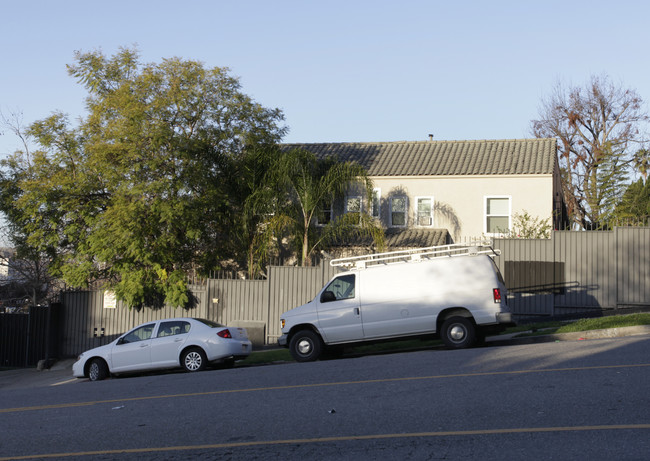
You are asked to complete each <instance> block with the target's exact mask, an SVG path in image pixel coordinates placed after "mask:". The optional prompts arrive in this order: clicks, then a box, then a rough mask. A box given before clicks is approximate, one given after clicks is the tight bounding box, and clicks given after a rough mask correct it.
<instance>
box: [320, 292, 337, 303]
mask: <svg viewBox="0 0 650 461" xmlns="http://www.w3.org/2000/svg"><path fill="white" fill-rule="evenodd" d="M330 301H336V295H334V292H332V291H323V294H322V295H320V302H321V303H329V302H330Z"/></svg>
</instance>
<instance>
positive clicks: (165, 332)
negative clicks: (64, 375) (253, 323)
mask: <svg viewBox="0 0 650 461" xmlns="http://www.w3.org/2000/svg"><path fill="white" fill-rule="evenodd" d="M251 349H252V346H251V342H250V341H249V340H248V333H247V332H246V330H245V329H244V328H227V327H225V326H224V325H220V324H218V323H215V322H212V321H211V320H204V319H195V318H175V319H164V320H156V321H152V322H148V323H144V324H142V325H140V326H137V327H136V328H134V329H133V330H131V331H129V332H127V333H125V334H123V335H122V336H120V337H119V338H117V339H116V340H115V341H113V342H112V343H110V344H106V345H105V346H100V347H96V348H94V349H90V350H89V351H86V352H84V353H82V354H81V355H80V356H79V358H78V359H77V361H76V362H75V364H74V365H73V366H72V374H73V376H75V377H77V378H84V377H87V378H89V379H90V380H91V381H98V380H101V379H105V378H107V377H109V376H110V375H111V374H117V373H130V372H136V371H145V370H156V369H167V368H177V367H182V368H184V369H185V370H186V371H190V372H191V371H200V370H203V369H204V368H205V367H206V366H207V365H208V364H209V363H218V362H224V363H226V364H228V365H232V364H234V362H235V360H239V359H243V358H245V357H247V356H248V355H249V354H250V353H251Z"/></svg>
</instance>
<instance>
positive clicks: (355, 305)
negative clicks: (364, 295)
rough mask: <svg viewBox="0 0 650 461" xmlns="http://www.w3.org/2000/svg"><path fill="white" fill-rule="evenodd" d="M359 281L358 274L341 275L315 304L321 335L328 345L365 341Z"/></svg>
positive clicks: (321, 294) (330, 284) (324, 290)
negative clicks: (360, 308)
mask: <svg viewBox="0 0 650 461" xmlns="http://www.w3.org/2000/svg"><path fill="white" fill-rule="evenodd" d="M358 281H359V280H358V275H357V274H345V275H340V276H338V277H336V278H334V279H333V280H332V281H331V282H330V283H329V284H328V285H327V286H326V287H325V288H324V289H323V290H322V291H321V292H320V295H319V296H318V298H317V299H316V300H315V301H316V302H317V312H318V324H319V327H320V331H321V333H322V335H323V339H324V340H325V342H326V343H328V344H331V343H339V342H346V341H358V340H362V339H363V327H362V324H361V312H360V310H359V294H358V291H359V290H358V286H357V284H358Z"/></svg>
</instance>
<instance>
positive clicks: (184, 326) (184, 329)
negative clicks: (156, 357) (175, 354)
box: [157, 320, 190, 338]
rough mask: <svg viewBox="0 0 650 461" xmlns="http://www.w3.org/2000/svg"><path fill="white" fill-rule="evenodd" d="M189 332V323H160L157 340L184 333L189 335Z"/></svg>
mask: <svg viewBox="0 0 650 461" xmlns="http://www.w3.org/2000/svg"><path fill="white" fill-rule="evenodd" d="M189 331H190V322H184V321H179V320H176V321H173V322H162V323H161V324H160V329H159V330H158V336H157V337H158V338H161V337H163V336H173V335H182V334H184V333H189Z"/></svg>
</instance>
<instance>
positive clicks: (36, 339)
mask: <svg viewBox="0 0 650 461" xmlns="http://www.w3.org/2000/svg"><path fill="white" fill-rule="evenodd" d="M60 314H61V305H60V304H54V305H52V306H49V307H40V306H37V307H33V306H32V307H30V308H29V312H28V313H17V314H6V313H5V314H0V366H3V367H27V366H34V365H36V364H37V363H38V362H39V361H40V360H44V359H45V360H46V359H53V358H56V357H58V356H59V343H60V341H59V333H60V331H61V326H60V318H61V317H60Z"/></svg>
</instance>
